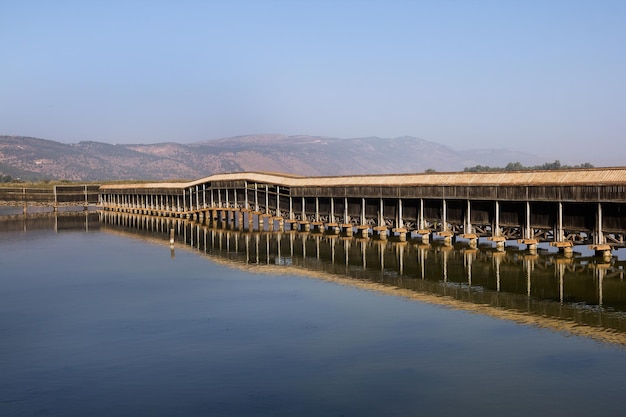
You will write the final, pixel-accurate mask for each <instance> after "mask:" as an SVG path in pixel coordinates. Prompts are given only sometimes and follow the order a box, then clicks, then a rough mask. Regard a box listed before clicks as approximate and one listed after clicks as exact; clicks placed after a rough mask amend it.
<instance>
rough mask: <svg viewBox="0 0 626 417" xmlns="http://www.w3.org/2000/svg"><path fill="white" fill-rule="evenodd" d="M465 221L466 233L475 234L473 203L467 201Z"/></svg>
mask: <svg viewBox="0 0 626 417" xmlns="http://www.w3.org/2000/svg"><path fill="white" fill-rule="evenodd" d="M466 216H467V217H466V219H465V226H464V227H463V228H464V229H465V230H464V232H465V233H474V229H473V227H472V202H471V201H470V200H467V213H466Z"/></svg>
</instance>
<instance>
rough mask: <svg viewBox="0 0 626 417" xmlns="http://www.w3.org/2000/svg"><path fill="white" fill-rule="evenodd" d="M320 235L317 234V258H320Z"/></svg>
mask: <svg viewBox="0 0 626 417" xmlns="http://www.w3.org/2000/svg"><path fill="white" fill-rule="evenodd" d="M320 238H321V237H320V236H315V258H316V259H317V260H319V259H320Z"/></svg>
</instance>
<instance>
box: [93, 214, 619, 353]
mask: <svg viewBox="0 0 626 417" xmlns="http://www.w3.org/2000/svg"><path fill="white" fill-rule="evenodd" d="M101 216H102V217H101V221H102V222H103V223H104V224H103V226H102V228H103V229H104V230H108V231H124V232H128V233H132V234H135V235H140V236H142V237H144V238H153V239H157V240H159V241H163V242H168V241H169V237H170V231H171V230H174V232H175V235H176V238H175V240H176V242H179V243H181V242H184V243H185V244H186V245H188V246H191V247H193V248H195V249H196V250H198V251H199V252H201V253H203V254H206V255H208V256H209V257H210V258H211V259H212V260H214V261H217V262H226V263H228V264H229V265H231V266H234V267H239V268H249V269H254V270H256V271H257V272H269V273H279V274H291V273H297V274H304V275H308V276H315V277H317V278H323V279H327V280H332V281H340V282H342V283H346V284H349V285H355V286H360V287H366V288H369V289H376V290H381V291H384V292H390V293H392V294H395V295H401V296H404V297H408V298H413V299H419V300H421V301H426V302H431V303H437V304H443V305H446V306H450V307H453V308H460V309H464V310H471V311H478V312H480V313H484V314H488V315H491V316H495V317H499V318H506V319H510V320H515V321H519V322H525V323H532V324H534V325H539V326H543V327H550V328H556V329H558V330H563V331H569V332H572V333H575V334H584V335H586V336H593V337H596V338H601V339H603V340H609V341H612V342H617V343H621V344H626V299H625V298H624V297H625V294H626V283H625V282H624V265H623V264H622V263H620V262H617V261H615V260H614V259H612V260H611V262H608V263H607V262H604V261H603V260H602V259H600V258H585V257H581V256H572V257H565V256H563V255H559V254H555V253H550V254H548V253H541V252H540V253H539V254H530V253H528V252H522V251H519V250H512V249H509V250H506V251H504V252H499V251H496V250H494V249H493V248H492V247H491V246H489V247H486V246H481V245H479V246H478V247H476V248H471V247H469V246H467V245H455V246H446V245H443V244H440V243H436V242H435V243H433V244H423V243H421V241H408V242H393V241H388V240H373V239H358V238H352V237H341V236H339V235H335V234H328V235H327V234H321V233H311V232H296V231H288V232H276V233H270V232H258V231H254V230H253V231H243V230H233V229H223V228H219V227H208V226H205V225H202V224H200V223H196V222H189V221H186V220H181V219H176V218H160V217H151V216H142V215H133V214H123V213H107V212H103V213H101ZM261 266H262V267H261ZM580 325H584V326H583V327H580Z"/></svg>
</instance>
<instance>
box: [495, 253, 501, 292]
mask: <svg viewBox="0 0 626 417" xmlns="http://www.w3.org/2000/svg"><path fill="white" fill-rule="evenodd" d="M493 262H494V264H495V266H496V291H498V292H500V263H502V257H501V256H500V254H494V257H493Z"/></svg>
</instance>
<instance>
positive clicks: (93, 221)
mask: <svg viewBox="0 0 626 417" xmlns="http://www.w3.org/2000/svg"><path fill="white" fill-rule="evenodd" d="M99 218H100V215H99V214H98V212H93V211H91V212H90V211H83V212H55V213H31V214H25V215H21V214H20V215H11V216H0V232H17V231H33V230H54V231H55V232H60V231H64V230H67V231H69V230H84V231H89V230H97V229H99V228H100V221H99Z"/></svg>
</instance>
